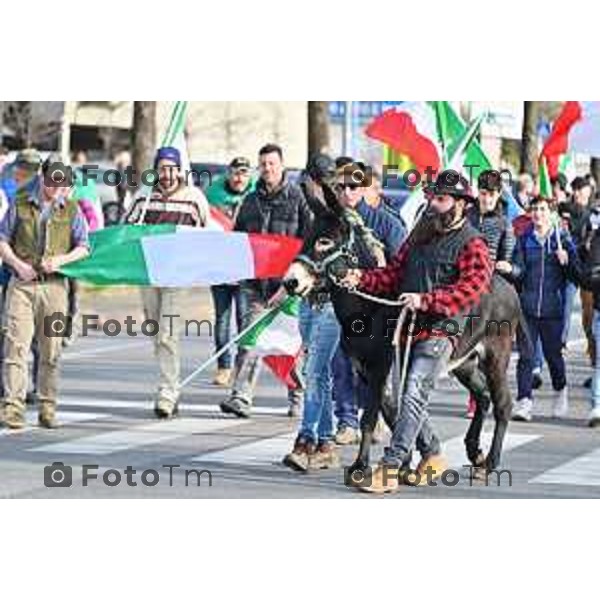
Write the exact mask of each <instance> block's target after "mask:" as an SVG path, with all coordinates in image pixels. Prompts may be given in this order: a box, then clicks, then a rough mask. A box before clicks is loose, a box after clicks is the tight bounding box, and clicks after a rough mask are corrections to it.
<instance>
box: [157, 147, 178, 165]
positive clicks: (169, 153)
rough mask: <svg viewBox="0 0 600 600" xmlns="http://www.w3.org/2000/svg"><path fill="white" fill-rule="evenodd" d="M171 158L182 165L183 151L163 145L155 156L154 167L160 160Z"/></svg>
mask: <svg viewBox="0 0 600 600" xmlns="http://www.w3.org/2000/svg"><path fill="white" fill-rule="evenodd" d="M161 160H170V161H171V162H174V163H175V164H176V165H177V166H178V167H180V166H181V153H180V152H179V150H178V149H177V148H173V146H163V147H162V148H159V149H158V150H157V151H156V157H155V158H154V168H155V169H156V167H157V166H158V163H159V161H161Z"/></svg>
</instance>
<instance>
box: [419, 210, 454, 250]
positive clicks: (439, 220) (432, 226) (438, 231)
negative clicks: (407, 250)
mask: <svg viewBox="0 0 600 600" xmlns="http://www.w3.org/2000/svg"><path fill="white" fill-rule="evenodd" d="M458 216H459V211H458V210H457V207H456V204H455V205H454V206H453V207H452V208H451V209H450V210H448V211H446V212H445V213H439V212H437V211H436V210H434V209H433V208H431V207H429V208H428V209H427V210H426V211H425V212H424V213H423V215H422V216H421V218H420V219H419V222H418V223H417V224H416V225H415V227H414V229H413V230H412V232H411V233H410V236H409V242H410V243H411V244H412V245H415V246H419V245H422V244H427V243H429V242H431V241H433V240H435V239H437V238H439V237H442V236H443V235H445V234H446V233H447V232H448V229H449V228H450V227H451V226H452V225H453V224H454V223H456V221H457V217H458Z"/></svg>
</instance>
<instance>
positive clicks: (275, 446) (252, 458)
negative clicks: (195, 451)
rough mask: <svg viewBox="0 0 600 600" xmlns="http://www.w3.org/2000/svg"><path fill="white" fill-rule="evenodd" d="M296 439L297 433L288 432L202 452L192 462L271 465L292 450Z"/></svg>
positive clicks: (278, 461)
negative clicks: (214, 450) (222, 448)
mask: <svg viewBox="0 0 600 600" xmlns="http://www.w3.org/2000/svg"><path fill="white" fill-rule="evenodd" d="M295 439H296V434H295V433H288V434H285V435H279V436H276V437H270V438H266V439H264V440H259V441H257V442H251V443H249V444H242V445H241V446H234V447H233V448H227V449H226V450H220V451H218V452H208V453H206V454H201V455H200V456H195V457H194V458H192V459H191V462H202V463H205V462H206V463H209V462H211V463H222V464H232V465H248V466H266V465H269V466H271V465H273V464H274V463H280V462H281V460H282V459H283V457H284V456H285V454H286V453H288V452H289V451H290V450H291V448H292V445H293V443H294V440H295Z"/></svg>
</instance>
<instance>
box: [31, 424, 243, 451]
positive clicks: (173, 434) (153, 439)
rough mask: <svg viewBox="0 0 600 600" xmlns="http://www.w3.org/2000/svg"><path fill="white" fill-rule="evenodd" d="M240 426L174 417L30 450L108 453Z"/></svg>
mask: <svg viewBox="0 0 600 600" xmlns="http://www.w3.org/2000/svg"><path fill="white" fill-rule="evenodd" d="M235 425H239V421H238V420H233V419H211V418H208V419H174V420H173V421H160V422H154V423H147V424H144V425H139V426H134V427H130V428H127V429H119V430H116V431H109V432H106V433H99V434H97V435H92V436H86V437H82V438H78V439H75V440H70V441H68V442H57V443H54V444H44V445H42V446H36V447H34V448H30V449H29V452H46V453H49V454H60V455H62V454H94V455H106V454H113V453H115V452H122V451H124V450H131V449H133V448H138V447H140V446H148V445H153V444H161V443H164V442H168V441H170V440H173V439H175V438H178V437H183V436H185V435H191V434H199V433H210V432H213V431H220V430H222V429H226V428H228V427H233V426H235Z"/></svg>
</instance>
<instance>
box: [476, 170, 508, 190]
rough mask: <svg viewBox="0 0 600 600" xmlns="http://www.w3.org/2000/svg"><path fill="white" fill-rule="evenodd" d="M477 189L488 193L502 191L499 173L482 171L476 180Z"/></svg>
mask: <svg viewBox="0 0 600 600" xmlns="http://www.w3.org/2000/svg"><path fill="white" fill-rule="evenodd" d="M477 187H478V188H479V189H480V190H487V191H488V192H499V191H500V190H501V189H502V178H501V177H500V172H499V171H493V170H488V171H483V172H482V173H481V174H480V175H479V177H478V178H477Z"/></svg>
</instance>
